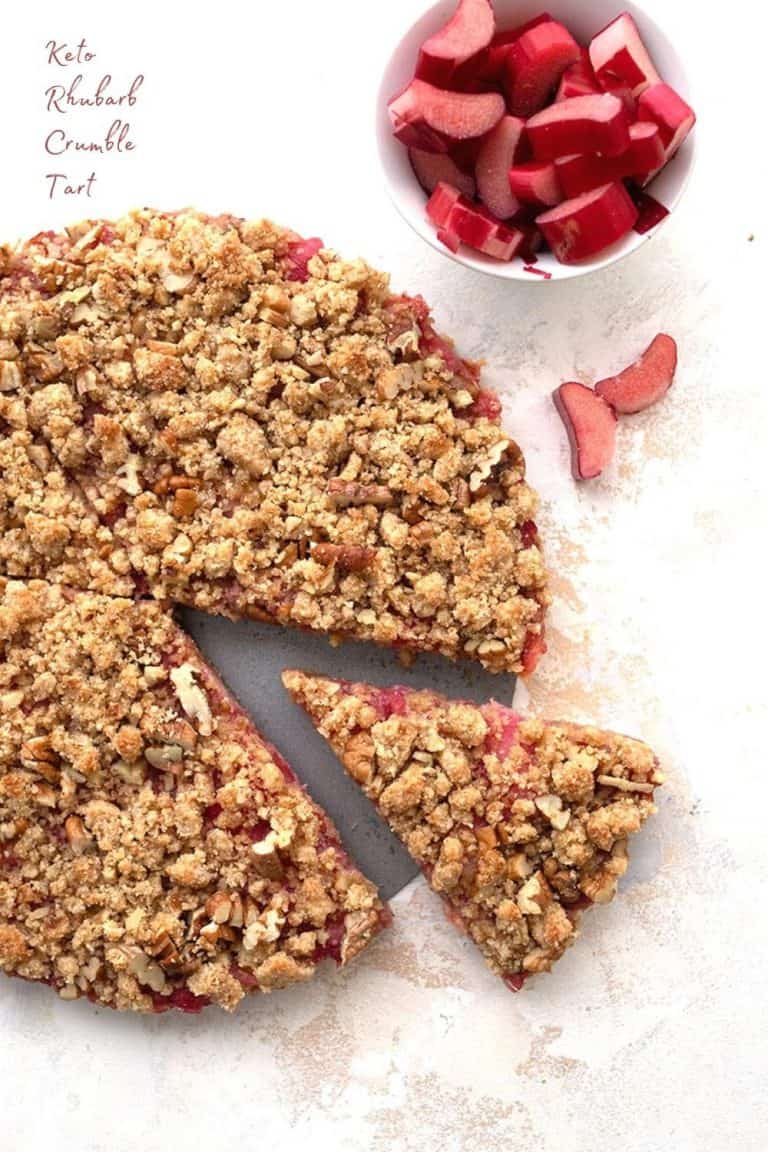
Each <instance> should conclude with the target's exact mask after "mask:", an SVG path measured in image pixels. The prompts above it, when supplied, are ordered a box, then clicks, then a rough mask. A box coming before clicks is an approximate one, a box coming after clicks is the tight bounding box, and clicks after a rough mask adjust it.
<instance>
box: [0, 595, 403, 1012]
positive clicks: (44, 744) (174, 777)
mask: <svg viewBox="0 0 768 1152" xmlns="http://www.w3.org/2000/svg"><path fill="white" fill-rule="evenodd" d="M0 660H1V661H2V667H3V673H2V701H3V709H2V715H1V716H0V828H2V850H1V851H0V883H1V886H2V889H3V893H4V895H3V903H2V908H0V968H2V969H3V970H4V971H5V972H6V974H8V975H10V976H20V977H23V978H24V979H27V980H34V981H41V982H43V983H46V984H48V985H50V986H51V987H52V988H54V989H55V990H56V991H57V992H58V994H59V995H60V996H61V997H62V998H63V999H65V1000H75V999H77V998H79V997H80V996H85V997H88V998H89V999H90V1000H93V1001H95V1002H97V1003H99V1004H103V1005H105V1006H107V1007H110V1008H119V1009H133V1010H137V1011H141V1012H153V1011H154V1012H164V1011H166V1010H167V1009H170V1008H180V1009H183V1010H185V1011H190V1012H197V1011H199V1010H200V1009H201V1008H203V1007H205V1006H206V1005H207V1004H209V1003H215V1004H218V1005H220V1006H221V1007H223V1008H225V1009H227V1010H232V1009H234V1008H235V1007H236V1006H237V1005H238V1003H239V1002H240V1001H241V1000H242V999H243V997H244V996H245V994H246V993H247V992H251V991H263V992H269V991H272V990H273V989H277V988H282V987H284V986H286V985H288V984H292V983H295V982H297V981H303V980H307V979H309V978H310V977H311V976H313V975H314V973H315V971H316V969H317V966H318V964H319V963H320V962H321V961H322V960H323V959H325V958H331V959H333V960H335V961H336V962H337V963H338V964H346V963H347V962H348V961H349V960H351V959H352V958H353V957H354V956H356V955H357V953H359V952H360V951H361V949H363V948H364V947H365V946H366V945H367V944H368V942H369V941H370V940H371V939H372V938H373V937H374V936H375V935H376V934H377V932H378V931H379V929H380V928H381V927H382V926H383V925H384V924H385V923H386V922H387V921H388V917H389V914H388V912H387V909H386V908H385V906H384V905H383V904H382V903H381V901H380V900H379V898H378V896H377V894H376V890H375V888H374V887H373V885H372V884H371V883H370V882H369V881H367V880H366V879H365V878H364V877H363V876H362V875H361V874H360V872H359V871H358V870H357V869H356V868H355V866H354V865H353V863H352V862H351V860H350V859H349V857H348V856H347V855H346V853H345V852H344V849H343V848H342V846H341V843H340V841H339V838H338V835H337V833H336V830H335V829H334V827H333V825H332V824H331V822H330V820H329V819H328V818H327V817H326V816H325V815H324V813H323V812H321V811H320V809H319V808H318V807H317V806H316V805H315V804H314V803H313V802H312V800H311V799H310V798H309V796H308V795H307V794H306V793H305V792H304V791H303V789H302V788H301V785H300V784H299V782H298V780H297V779H296V777H295V776H294V774H293V772H292V771H291V769H290V768H289V767H288V765H287V764H286V763H285V762H284V761H283V760H282V758H281V757H280V755H279V753H277V752H276V751H275V749H273V748H272V747H271V746H270V745H269V744H267V743H266V742H265V741H264V740H263V739H262V738H261V736H260V735H259V733H258V732H257V731H256V730H255V728H254V727H253V726H252V725H251V723H250V721H249V720H248V718H247V717H246V715H245V714H244V713H243V712H242V710H241V709H240V707H239V706H238V704H237V703H236V701H235V700H234V699H233V698H232V696H230V695H229V693H228V692H227V690H226V689H225V688H224V686H223V684H222V683H221V681H220V680H219V679H218V678H217V676H216V675H215V674H214V673H213V672H212V671H211V669H210V668H209V667H208V666H207V665H206V664H205V663H204V662H203V660H202V657H201V656H200V653H199V652H198V651H197V649H196V647H195V645H194V644H193V643H192V641H191V640H190V639H189V638H188V637H187V636H186V635H185V634H184V633H183V632H181V630H180V629H179V628H178V627H177V626H176V624H175V623H174V622H173V620H172V618H171V616H170V615H169V613H168V612H167V611H166V610H165V609H164V608H163V607H162V606H161V605H159V604H157V603H152V602H148V601H144V602H141V603H136V602H132V601H130V600H126V599H121V598H119V597H107V596H99V595H96V594H91V593H87V592H74V591H72V590H69V589H65V588H62V587H60V586H54V585H51V584H48V583H46V582H44V581H7V580H4V579H0Z"/></svg>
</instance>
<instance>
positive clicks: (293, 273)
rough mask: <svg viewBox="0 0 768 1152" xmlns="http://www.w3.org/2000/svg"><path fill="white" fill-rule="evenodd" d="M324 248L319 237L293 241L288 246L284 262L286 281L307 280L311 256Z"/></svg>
mask: <svg viewBox="0 0 768 1152" xmlns="http://www.w3.org/2000/svg"><path fill="white" fill-rule="evenodd" d="M324 247H325V244H324V243H323V241H322V240H321V239H320V237H319V236H310V237H309V239H307V240H294V241H292V242H291V243H290V244H289V245H288V250H287V252H286V257H285V258H286V260H287V262H288V265H289V267H288V271H287V272H286V274H285V278H286V280H299V281H305V280H308V279H309V268H308V264H309V262H310V260H311V259H312V257H313V256H317V254H318V252H319V251H320V250H321V249H322V248H324Z"/></svg>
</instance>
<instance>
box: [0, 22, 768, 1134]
mask: <svg viewBox="0 0 768 1152" xmlns="http://www.w3.org/2000/svg"><path fill="white" fill-rule="evenodd" d="M585 2H586V0H585ZM649 4H651V6H652V9H653V10H654V14H655V15H656V16H657V17H658V19H659V20H660V21H661V22H662V23H663V24H664V25H665V26H666V27H667V28H668V29H669V30H670V32H671V33H672V34H673V35H674V37H675V39H676V40H677V41H678V42H679V44H680V45H681V47H682V49H683V50H684V52H685V53H686V59H687V61H688V63H689V67H690V70H691V73H692V77H693V81H694V85H695V92H696V101H695V103H696V106H697V111H698V113H699V116H700V125H699V127H698V129H697V132H698V151H699V165H698V170H697V172H696V173H695V177H694V183H693V186H692V187H691V189H690V191H689V193H688V195H687V197H686V199H685V201H684V203H683V205H682V207H681V208H680V210H679V213H678V214H677V215H676V217H675V218H674V220H673V221H672V222H671V223H670V224H669V225H668V226H667V227H666V228H665V230H664V231H663V233H662V235H661V236H659V237H658V239H656V240H654V241H653V242H652V243H651V244H649V245H647V246H646V247H645V248H644V249H642V250H641V251H640V252H639V253H638V254H637V255H635V256H634V257H632V258H631V259H630V260H629V261H628V262H626V263H624V264H622V265H621V266H619V267H616V268H614V269H612V270H609V271H607V272H605V273H603V274H600V275H598V276H595V277H594V278H590V279H586V280H584V281H577V282H572V283H569V284H562V285H540V284H538V283H536V284H532V285H530V286H528V285H524V286H513V285H504V284H500V283H497V282H494V281H492V280H490V279H483V278H479V277H477V276H475V275H474V274H470V273H468V272H463V271H462V270H461V269H459V268H458V267H457V266H455V265H452V264H450V263H449V262H448V261H446V260H444V259H443V258H442V257H441V256H439V255H438V254H437V253H435V252H433V251H431V250H430V249H428V248H427V247H426V246H424V245H423V244H421V243H420V242H419V241H417V240H416V239H415V238H414V237H413V236H412V235H411V234H410V233H409V232H408V231H407V230H406V227H405V225H403V224H402V223H401V222H400V220H399V218H398V217H396V215H395V213H394V210H393V209H392V207H391V206H390V205H389V203H388V202H387V200H386V198H385V194H384V192H383V189H382V187H381V183H380V181H379V179H378V172H377V163H376V158H375V152H374V146H373V131H372V126H371V123H372V100H373V94H374V90H375V83H376V80H377V75H378V72H379V71H380V67H381V63H382V61H383V58H384V55H385V53H386V51H387V50H388V48H389V46H390V45H391V44H392V43H393V42H394V40H395V39H396V38H397V36H398V34H399V32H400V30H401V29H403V28H404V27H405V26H406V24H407V23H409V22H410V21H411V20H412V19H413V18H415V17H416V15H418V14H419V12H420V10H421V5H420V3H419V2H418V0H388V2H387V3H386V4H372V3H364V2H361V0H324V3H314V2H313V0H283V2H282V3H275V2H273V0H250V2H249V3H242V2H237V3H234V2H233V3H230V4H228V5H223V4H219V5H210V6H202V5H194V4H192V3H181V2H180V0H173V2H170V0H168V2H166V3H165V4H160V3H154V4H149V3H146V2H141V3H138V2H135V3H133V4H131V5H120V6H118V5H115V4H109V5H106V4H95V3H87V2H84V0H71V2H70V3H69V4H68V5H66V6H64V5H61V4H58V3H54V0H42V2H41V0H38V2H37V3H35V4H34V5H31V4H27V5H26V6H23V7H18V6H13V7H11V6H9V5H6V6H5V7H4V9H3V24H4V29H3V45H4V51H3V61H2V67H0V107H2V110H3V115H2V120H1V121H0V136H1V137H2V145H3V147H2V169H3V180H2V192H1V193H0V231H1V232H2V235H3V237H4V238H10V237H12V236H14V235H19V234H24V233H31V232H34V231H37V230H38V229H40V228H43V227H47V226H48V225H49V224H55V223H60V222H63V221H65V220H67V219H70V218H72V217H73V216H81V215H86V214H89V215H96V214H107V213H110V212H116V211H121V210H123V209H125V208H127V207H129V206H132V205H134V204H140V203H145V202H152V203H153V204H155V205H157V206H160V207H175V206H179V205H181V204H183V203H195V204H197V205H198V206H200V207H202V208H205V209H207V210H210V211H212V212H216V211H232V212H238V213H242V214H244V215H261V214H269V215H272V216H274V217H275V218H277V219H280V220H282V221H284V222H286V223H290V224H291V225H292V226H293V227H294V228H296V229H297V230H302V231H304V232H306V233H308V234H311V233H314V232H318V231H322V234H323V235H324V236H325V238H326V240H327V241H328V242H329V243H332V244H334V245H335V246H336V247H338V248H339V249H341V250H343V251H345V252H347V253H350V254H352V253H354V254H357V253H360V254H363V255H365V256H366V257H367V258H369V259H370V260H371V261H372V262H374V263H378V264H380V265H381V266H384V267H387V268H389V269H390V270H391V271H392V273H393V279H394V283H395V285H396V286H398V287H402V288H410V289H415V290H419V291H422V292H423V293H424V294H425V295H426V296H427V297H428V299H430V300H431V301H432V302H433V304H434V306H435V309H436V312H437V316H438V319H439V321H440V324H441V325H442V326H443V327H444V328H445V330H446V331H448V332H451V333H453V334H454V335H455V336H456V337H457V338H458V340H459V343H460V347H461V349H462V350H463V351H464V352H466V353H468V354H470V355H475V356H484V357H485V358H486V359H487V360H488V365H489V367H488V378H489V381H490V383H491V384H492V385H493V386H494V387H496V388H497V389H498V390H499V391H501V392H502V394H503V396H504V409H505V421H506V423H507V426H508V427H509V429H510V430H511V431H512V432H513V433H514V434H515V436H516V437H517V438H518V439H519V440H520V442H521V443H522V445H523V447H524V448H525V450H526V453H527V456H528V461H529V467H530V475H531V478H532V480H533V482H534V484H535V485H536V486H537V487H538V488H539V490H540V491H541V493H542V498H543V509H544V510H543V516H542V527H543V533H544V539H545V542H546V545H547V550H548V555H549V559H550V563H551V567H552V569H553V571H554V573H555V592H556V595H557V601H556V604H555V607H554V609H553V612H552V618H551V629H550V636H551V644H550V653H549V656H548V657H547V658H546V659H545V660H544V661H543V663H542V665H541V668H540V673H539V675H538V676H537V677H536V678H535V679H534V681H533V682H532V683H531V685H530V693H531V697H532V703H533V704H534V705H535V706H537V707H540V708H541V709H543V710H545V711H547V712H548V713H549V714H550V715H558V714H560V715H563V716H565V715H568V716H573V717H577V716H579V717H590V718H594V719H596V720H599V721H604V722H605V723H607V724H612V725H615V726H616V727H618V728H620V729H624V730H628V731H633V732H637V733H638V734H642V735H643V736H645V738H646V739H648V740H649V742H651V743H652V744H654V745H655V746H656V747H657V749H658V751H659V753H660V755H661V756H662V758H663V760H664V762H665V765H666V767H667V770H668V774H669V783H668V785H667V787H666V788H665V789H664V791H663V793H662V795H661V801H660V812H659V815H658V817H657V818H656V820H655V821H654V822H653V824H652V825H651V826H650V827H649V828H648V829H647V832H645V833H644V834H643V836H642V839H641V843H640V844H639V845H638V847H637V850H636V854H635V859H634V863H633V866H632V869H631V872H630V874H629V875H628V877H627V880H626V883H625V884H624V887H623V892H622V895H621V897H620V899H618V900H617V901H616V902H615V903H614V904H613V905H611V906H610V907H609V908H606V909H601V910H598V911H597V912H595V913H594V914H593V915H592V916H590V917H588V918H587V920H586V926H585V930H584V933H583V938H582V939H581V941H580V942H579V944H578V945H577V947H575V948H574V949H573V950H572V951H571V952H570V953H569V954H568V955H567V956H566V957H565V958H564V960H563V961H562V962H561V963H560V965H559V967H558V969H557V971H556V973H555V974H553V975H552V976H550V977H544V978H542V979H541V980H540V981H537V982H536V983H535V985H533V986H531V988H530V990H528V991H526V992H525V993H524V994H522V995H519V996H517V997H513V996H511V995H510V994H509V993H508V992H506V990H505V989H504V988H503V987H502V986H501V985H500V984H497V983H496V982H495V981H494V980H493V979H492V978H491V977H490V976H489V975H488V974H487V973H486V971H485V969H484V967H483V965H482V963H481V961H480V960H479V958H478V957H477V956H476V955H475V953H474V952H473V950H472V948H471V947H470V946H469V945H468V944H467V943H466V942H465V941H463V940H462V939H461V938H460V937H459V936H458V935H457V934H456V933H455V932H454V931H453V930H452V929H450V928H449V926H448V925H447V923H446V922H445V921H444V919H443V917H442V914H441V912H440V911H439V909H438V908H437V906H436V902H435V900H433V899H432V897H431V895H430V894H429V892H428V891H427V890H426V889H425V887H424V886H423V885H421V884H420V883H418V882H417V883H416V884H414V885H413V886H411V888H409V889H407V890H406V891H405V892H404V893H402V894H401V896H400V897H398V898H397V900H396V902H395V911H396V913H397V920H396V925H395V927H394V929H393V930H392V931H390V932H389V933H388V934H387V935H386V936H385V938H384V939H382V940H381V941H380V942H379V943H378V944H377V945H376V946H375V947H373V948H372V949H371V950H370V951H369V953H368V955H367V956H365V957H364V958H363V959H362V960H361V961H360V962H359V963H358V964H357V965H356V966H354V967H353V968H352V969H350V970H349V971H347V972H344V973H342V974H338V973H334V972H333V971H329V972H328V973H326V974H324V975H323V976H322V977H321V978H320V979H319V980H317V981H316V982H315V983H314V984H312V985H310V986H305V987H303V988H300V989H298V990H295V991H291V992H288V993H284V994H281V995H276V996H274V997H272V998H269V999H266V998H265V999H264V1000H256V1001H254V1002H252V1003H250V1004H249V1005H248V1006H246V1007H245V1009H244V1010H242V1011H241V1012H240V1014H239V1015H238V1016H236V1017H235V1018H234V1019H229V1018H226V1017H224V1016H223V1015H222V1014H217V1013H216V1012H212V1013H208V1014H204V1015H203V1016H202V1017H201V1018H198V1019H185V1018H182V1017H180V1016H173V1017H165V1018H162V1019H152V1020H145V1019H133V1018H121V1017H119V1016H116V1015H110V1014H109V1013H107V1012H103V1011H98V1010H96V1009H95V1008H93V1007H91V1006H89V1005H87V1004H82V1003H81V1004H76V1005H66V1004H61V1003H58V1002H57V1001H56V1000H54V999H53V998H52V997H51V995H50V993H49V992H48V991H47V990H46V989H35V988H27V987H25V986H23V985H17V984H15V983H11V982H9V983H8V984H7V985H3V987H2V989H0V1028H1V1029H2V1044H1V1045H0V1111H1V1112H2V1136H0V1148H2V1149H3V1152H4V1150H5V1149H6V1148H7V1149H8V1152H33V1150H34V1152H37V1150H38V1149H40V1148H44V1147H53V1148H56V1149H57V1150H58V1152H75V1150H76V1152H114V1150H119V1152H122V1150H125V1152H139V1150H141V1152H168V1150H169V1149H177V1148H180V1147H186V1146H192V1147H197V1146H199V1147H205V1148H206V1149H210V1150H214V1149H219V1148H222V1149H223V1148H225V1147H231V1146H236V1147H244V1148H247V1149H257V1148H262V1147H263V1148H272V1147H279V1148H299V1147H302V1148H303V1147H306V1148H318V1147H319V1148H331V1147H333V1148H340V1149H344V1150H345V1152H347V1150H348V1152H363V1150H365V1152H384V1150H387V1152H401V1150H402V1152H432V1150H436V1149H440V1150H441V1152H464V1150H473V1152H474V1150H475V1149H477V1150H478V1152H480V1150H482V1152H501V1150H502V1149H503V1150H504V1152H518V1150H525V1152H562V1150H563V1149H575V1150H578V1152H582V1150H583V1152H587V1150H589V1152H609V1150H611V1152H612V1150H613V1149H616V1148H620V1149H622V1152H662V1150H664V1152H668V1150H674V1152H689V1150H690V1152H723V1150H724V1149H726V1148H728V1149H729V1150H733V1152H752V1150H755V1152H757V1150H762V1149H763V1148H764V1147H765V1139H766V1138H765V1129H766V1121H768V1104H767V1103H766V1058H765V1051H766V1044H765V1038H764V1032H765V1020H766V1013H765V1008H766V958H765V950H766V945H768V933H767V932H766V911H765V907H766V898H767V897H768V885H767V883H766V874H767V872H768V867H767V864H768V856H767V854H766V812H767V810H768V801H767V799H766V787H765V774H766V754H765V750H764V739H765V730H766V719H767V718H768V717H767V711H766V702H765V670H764V654H765V645H766V639H767V637H766V612H765V604H764V590H765V585H766V579H765V555H766V549H765V536H766V529H767V528H768V523H767V522H766V521H767V517H766V495H767V494H768V483H767V482H766V467H767V466H766V448H765V440H766V437H767V436H768V400H767V399H766V396H767V395H768V393H767V391H766V378H765V377H766V373H765V352H764V345H765V337H764V330H765V319H764V312H765V304H764V301H765V288H764V272H765V258H764V255H763V252H764V245H765V239H766V234H765V226H766V211H765V200H766V196H765V186H766V175H768V173H766V164H765V132H764V130H763V126H762V124H761V123H759V120H758V118H759V116H760V115H761V114H762V113H761V112H758V107H760V108H762V105H763V104H764V99H763V96H762V94H763V90H764V83H765V80H764V78H765V74H766V63H765V59H764V44H765V34H764V26H765V17H764V15H762V14H761V12H760V10H759V8H758V5H756V4H755V3H754V0H749V2H747V0H733V2H732V3H731V4H729V6H728V9H727V11H726V12H725V13H722V12H720V11H718V13H717V16H714V15H712V14H710V10H709V9H706V10H705V9H704V7H703V6H702V5H700V4H696V3H694V2H693V0H676V2H675V4H674V5H672V4H670V3H669V2H667V3H666V4H661V2H660V0H649ZM617 7H618V0H617ZM83 35H85V36H87V38H88V40H89V42H90V43H91V44H92V45H93V46H94V47H95V49H96V50H97V52H98V53H99V54H100V60H101V61H103V63H104V65H105V66H106V67H107V69H108V70H110V71H112V72H113V73H114V74H115V78H116V79H115V82H116V84H117V81H118V78H119V77H123V78H124V79H125V78H129V74H130V75H132V74H133V73H135V72H136V71H143V72H145V73H146V77H147V79H146V84H145V89H144V95H143V97H142V101H143V103H142V106H141V107H139V108H137V110H136V114H135V115H133V116H132V117H131V119H132V121H133V122H134V126H135V134H136V138H137V141H138V148H137V150H136V152H135V153H134V154H133V155H132V156H130V157H127V158H126V157H124V158H120V159H118V160H114V161H105V162H103V163H100V164H99V173H100V174H99V184H98V192H97V193H96V195H95V197H94V200H93V201H92V202H91V203H90V204H88V203H87V202H82V201H81V202H76V203H75V204H74V205H69V206H67V205H65V204H63V203H56V202H54V203H50V202H48V200H47V199H46V189H45V184H44V181H43V175H44V173H45V172H46V171H48V170H49V167H48V165H47V163H46V160H45V158H44V156H43V152H42V145H41V139H42V135H43V133H44V131H45V130H46V125H45V118H44V117H43V115H42V112H41V106H42V96H41V93H42V90H43V89H44V87H45V86H46V84H47V83H50V78H49V77H48V76H47V72H46V69H45V67H44V65H43V60H44V50H43V44H44V42H45V40H47V39H49V38H51V37H54V36H55V37H57V38H59V39H70V40H75V41H76V40H78V39H79V38H80V37H81V36H83ZM85 123H86V124H92V125H98V124H99V123H100V120H99V118H98V117H96V118H94V119H93V120H87V121H86V122H85ZM74 126H76V125H74V124H73V127H74ZM84 167H85V165H84V164H82V163H81V162H80V161H77V162H75V163H73V164H72V169H73V171H74V170H75V169H82V168H84ZM660 328H663V329H666V330H668V331H670V332H671V333H672V334H673V335H675V336H676V338H677V339H678V341H679V345H680V351H681V363H680V371H679V376H678V380H677V382H676V384H675V386H674V389H673V391H672V392H671V393H670V395H669V397H668V398H667V400H665V402H664V403H663V404H662V405H660V406H659V407H658V408H656V409H654V410H653V411H651V412H649V413H647V414H646V415H643V416H639V417H635V418H632V419H630V420H627V421H626V422H625V423H624V424H623V426H622V428H621V432H620V436H619V450H618V456H617V462H616V465H615V467H614V468H613V469H612V471H611V473H610V474H609V475H608V476H606V477H605V479H604V480H603V481H601V482H599V483H596V484H592V485H585V486H582V487H577V486H575V485H574V483H573V482H572V481H571V479H570V477H569V474H568V470H567V465H566V446H565V439H564V435H563V431H562V428H561V426H560V425H559V423H558V421H557V418H556V416H555V415H554V413H553V410H552V408H551V405H550V401H549V394H550V392H551V390H552V388H553V387H555V386H556V385H557V384H558V383H559V382H561V381H562V380H563V379H568V378H574V377H577V378H581V379H584V380H587V381H589V380H592V379H593V378H597V377H599V376H600V375H605V374H606V373H608V372H610V371H613V370H615V369H617V368H619V367H621V366H622V365H623V364H624V363H625V362H626V361H627V360H629V359H631V358H633V357H634V356H635V355H636V354H637V353H638V352H639V351H640V350H641V349H642V348H643V347H644V346H645V344H646V343H647V342H648V340H649V339H650V337H651V336H652V335H653V334H654V333H655V332H657V331H658V330H659V329H660Z"/></svg>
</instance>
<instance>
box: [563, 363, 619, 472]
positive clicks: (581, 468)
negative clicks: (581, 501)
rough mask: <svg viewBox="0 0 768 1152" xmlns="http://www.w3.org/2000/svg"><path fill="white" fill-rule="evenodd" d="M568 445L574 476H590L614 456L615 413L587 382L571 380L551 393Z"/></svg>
mask: <svg viewBox="0 0 768 1152" xmlns="http://www.w3.org/2000/svg"><path fill="white" fill-rule="evenodd" d="M552 398H553V400H554V403H555V407H556V408H557V411H558V412H559V413H560V416H561V418H562V421H563V423H564V424H565V427H566V431H567V432H568V440H569V442H570V445H571V466H572V471H573V475H574V478H575V479H576V480H592V479H594V477H595V476H599V475H600V473H601V472H603V471H604V470H605V469H606V468H607V467H608V465H609V464H610V463H611V460H612V459H613V453H614V450H615V448H616V415H615V413H614V411H613V408H611V406H610V405H609V404H608V402H607V401H606V400H604V399H603V397H602V396H598V395H597V394H596V393H595V392H593V391H592V389H591V388H588V387H587V386H586V384H579V383H578V382H576V381H571V382H569V383H568V384H561V385H560V387H559V388H557V389H556V390H555V392H553V394H552Z"/></svg>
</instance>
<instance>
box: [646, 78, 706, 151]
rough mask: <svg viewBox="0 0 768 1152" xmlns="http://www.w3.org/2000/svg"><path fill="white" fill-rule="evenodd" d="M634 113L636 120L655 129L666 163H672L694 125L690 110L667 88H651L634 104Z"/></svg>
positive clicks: (693, 117)
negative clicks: (656, 127) (658, 135)
mask: <svg viewBox="0 0 768 1152" xmlns="http://www.w3.org/2000/svg"><path fill="white" fill-rule="evenodd" d="M637 113H638V117H639V119H641V120H651V121H652V122H653V123H654V124H657V125H658V128H659V132H660V133H661V142H662V144H663V145H664V158H665V162H666V161H667V160H671V159H672V157H673V156H674V154H675V152H677V150H678V148H679V147H680V145H681V144H682V142H683V140H685V138H686V136H687V135H688V133H689V132H690V130H691V128H693V126H694V124H695V123H696V113H695V112H694V111H693V108H691V106H690V105H689V104H686V102H685V100H683V98H682V96H678V94H677V92H675V90H674V88H670V86H669V84H654V85H653V87H652V88H648V89H646V91H645V92H643V94H642V96H641V97H640V99H639V100H638V102H637Z"/></svg>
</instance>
